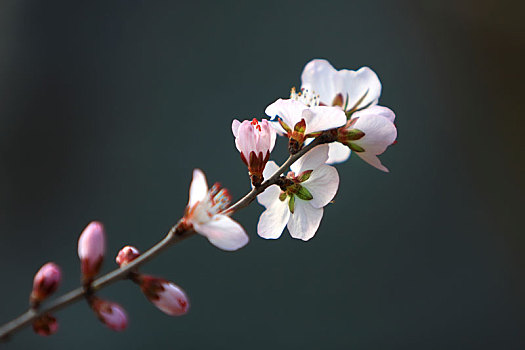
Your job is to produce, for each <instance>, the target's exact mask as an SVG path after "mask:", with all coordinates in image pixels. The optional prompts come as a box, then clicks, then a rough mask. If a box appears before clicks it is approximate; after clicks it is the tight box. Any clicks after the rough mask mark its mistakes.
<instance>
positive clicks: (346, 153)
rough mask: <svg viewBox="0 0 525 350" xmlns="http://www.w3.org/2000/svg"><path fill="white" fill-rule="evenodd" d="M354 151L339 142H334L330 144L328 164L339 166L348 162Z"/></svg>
mask: <svg viewBox="0 0 525 350" xmlns="http://www.w3.org/2000/svg"><path fill="white" fill-rule="evenodd" d="M351 153H352V151H351V150H350V148H349V147H348V146H345V145H343V144H342V143H339V142H332V143H330V144H328V160H327V161H326V163H327V164H337V163H342V162H344V161H346V160H347V159H348V158H349V157H350V154H351Z"/></svg>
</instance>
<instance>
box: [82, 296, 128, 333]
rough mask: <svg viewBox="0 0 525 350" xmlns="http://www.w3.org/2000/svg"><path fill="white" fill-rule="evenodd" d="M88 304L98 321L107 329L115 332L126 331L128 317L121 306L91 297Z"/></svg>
mask: <svg viewBox="0 0 525 350" xmlns="http://www.w3.org/2000/svg"><path fill="white" fill-rule="evenodd" d="M89 302H90V305H91V308H92V309H93V311H94V312H95V314H96V315H97V317H98V319H99V320H100V321H101V322H102V323H104V324H105V325H106V326H108V328H110V329H112V330H114V331H117V332H120V331H123V330H124V329H126V327H127V325H128V316H127V315H126V311H125V310H124V309H123V308H122V306H120V305H119V304H117V303H114V302H111V301H107V300H102V299H100V298H97V297H93V296H92V297H90V300H89Z"/></svg>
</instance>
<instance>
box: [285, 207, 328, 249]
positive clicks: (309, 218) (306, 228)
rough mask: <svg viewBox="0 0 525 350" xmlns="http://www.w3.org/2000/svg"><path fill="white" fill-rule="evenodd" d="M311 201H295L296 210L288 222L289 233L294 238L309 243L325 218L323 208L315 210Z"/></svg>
mask: <svg viewBox="0 0 525 350" xmlns="http://www.w3.org/2000/svg"><path fill="white" fill-rule="evenodd" d="M309 202H310V201H303V200H301V199H299V198H296V199H295V210H294V213H293V214H291V215H290V220H289V221H288V231H290V235H291V236H292V237H293V238H297V239H302V240H303V241H307V240H309V239H310V238H312V237H313V236H314V235H315V232H316V231H317V229H318V228H319V224H320V223H321V219H322V218H323V208H314V207H312V206H311V205H310V203H309Z"/></svg>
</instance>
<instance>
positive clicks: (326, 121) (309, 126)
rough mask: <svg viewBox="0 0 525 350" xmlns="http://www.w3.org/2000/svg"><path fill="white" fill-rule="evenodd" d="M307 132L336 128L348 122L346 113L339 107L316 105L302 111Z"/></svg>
mask: <svg viewBox="0 0 525 350" xmlns="http://www.w3.org/2000/svg"><path fill="white" fill-rule="evenodd" d="M302 113H303V114H302V115H303V118H304V121H305V122H306V131H305V134H310V133H313V132H318V131H324V130H330V129H335V128H338V127H340V126H343V125H345V124H346V114H345V112H343V110H342V109H341V108H339V107H326V106H316V107H310V108H309V109H307V110H304V111H303V112H302Z"/></svg>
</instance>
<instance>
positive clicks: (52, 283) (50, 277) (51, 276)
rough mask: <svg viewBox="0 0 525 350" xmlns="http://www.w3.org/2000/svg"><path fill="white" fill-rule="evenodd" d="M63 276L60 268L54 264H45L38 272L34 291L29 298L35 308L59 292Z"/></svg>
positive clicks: (34, 280) (34, 281) (34, 282)
mask: <svg viewBox="0 0 525 350" xmlns="http://www.w3.org/2000/svg"><path fill="white" fill-rule="evenodd" d="M61 275H62V273H61V271H60V267H58V265H56V264H55V263H52V262H49V263H47V264H45V265H44V266H42V267H41V268H40V270H38V272H37V273H36V275H35V278H34V279H33V291H32V292H31V296H30V298H29V299H30V302H31V304H32V305H33V306H37V305H38V304H39V303H40V302H41V301H42V300H44V299H46V298H47V297H48V296H50V295H51V294H53V293H54V292H55V291H56V290H57V288H58V286H59V284H60V280H61Z"/></svg>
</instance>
